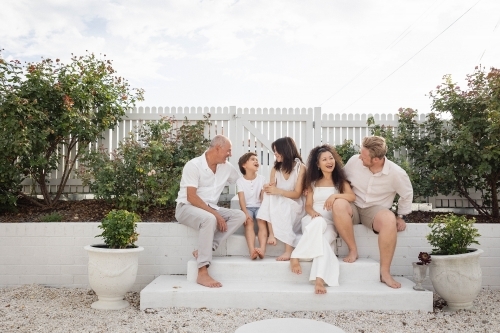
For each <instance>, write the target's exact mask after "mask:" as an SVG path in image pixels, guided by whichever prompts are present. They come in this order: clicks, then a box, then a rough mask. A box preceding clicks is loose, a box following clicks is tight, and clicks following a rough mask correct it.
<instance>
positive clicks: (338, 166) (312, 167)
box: [305, 145, 347, 193]
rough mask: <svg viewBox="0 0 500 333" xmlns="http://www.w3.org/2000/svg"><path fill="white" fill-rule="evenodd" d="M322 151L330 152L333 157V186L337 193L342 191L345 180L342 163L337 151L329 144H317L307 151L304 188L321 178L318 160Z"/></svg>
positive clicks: (321, 173)
mask: <svg viewBox="0 0 500 333" xmlns="http://www.w3.org/2000/svg"><path fill="white" fill-rule="evenodd" d="M324 152H329V153H331V154H332V155H333V158H334V159H335V168H334V169H333V172H332V180H333V186H335V187H336V188H337V190H338V191H339V193H344V184H345V182H346V181H347V178H346V176H345V172H344V169H343V167H344V163H342V158H341V157H340V155H339V154H338V153H337V151H336V150H335V148H333V147H332V146H330V145H322V146H317V147H315V148H313V150H311V152H310V153H309V158H308V159H307V169H306V183H305V188H310V187H311V184H312V183H314V182H315V181H317V180H319V179H321V178H323V172H321V170H319V169H318V160H319V157H320V156H321V154H322V153H324Z"/></svg>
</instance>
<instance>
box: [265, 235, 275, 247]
mask: <svg viewBox="0 0 500 333" xmlns="http://www.w3.org/2000/svg"><path fill="white" fill-rule="evenodd" d="M267 244H269V245H276V238H274V236H269V237H268V238H267Z"/></svg>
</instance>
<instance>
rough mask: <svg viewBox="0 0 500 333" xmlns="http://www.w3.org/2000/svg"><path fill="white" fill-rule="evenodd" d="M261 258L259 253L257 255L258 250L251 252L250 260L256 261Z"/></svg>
mask: <svg viewBox="0 0 500 333" xmlns="http://www.w3.org/2000/svg"><path fill="white" fill-rule="evenodd" d="M258 256H259V253H257V250H255V249H252V250H250V259H252V260H255V259H257V257H258Z"/></svg>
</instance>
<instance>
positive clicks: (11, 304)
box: [0, 285, 500, 333]
mask: <svg viewBox="0 0 500 333" xmlns="http://www.w3.org/2000/svg"><path fill="white" fill-rule="evenodd" d="M95 300H97V296H96V295H95V294H94V292H93V291H92V290H87V289H72V288H52V287H45V286H41V285H24V286H21V287H17V288H3V289H0V332H2V333H10V332H30V333H31V332H158V333H160V332H164V333H181V332H182V333H188V332H191V333H195V332H217V333H219V332H220V333H223V332H234V331H235V330H236V329H237V328H238V327H240V326H242V325H244V324H246V323H249V322H253V321H258V320H263V319H270V318H308V319H314V320H319V321H324V322H327V323H330V324H333V325H336V326H339V327H340V328H342V329H343V330H345V331H346V332H358V333H362V332H364V333H368V332H370V333H371V332H440V333H441V332H460V333H463V332H486V333H494V332H500V290H493V291H492V290H483V291H482V292H481V293H480V294H479V296H478V297H477V299H476V301H475V311H458V312H455V313H448V312H443V311H442V310H439V309H438V308H435V310H434V312H429V313H422V312H417V311H413V312H411V311H407V312H406V311H317V312H309V311H297V312H282V311H271V310H265V309H254V310H235V309H224V310H210V309H206V308H199V309H187V308H168V309H161V310H153V309H146V310H145V311H140V310H139V294H138V293H133V292H131V293H128V294H127V300H128V301H129V302H130V303H131V304H132V306H130V307H129V308H127V309H124V310H120V311H98V310H94V309H92V308H90V304H91V303H92V302H94V301H95ZM436 300H437V298H436ZM438 303H439V302H438V301H437V302H435V304H438ZM277 333H280V332H277Z"/></svg>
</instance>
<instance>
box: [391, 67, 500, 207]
mask: <svg viewBox="0 0 500 333" xmlns="http://www.w3.org/2000/svg"><path fill="white" fill-rule="evenodd" d="M467 83H468V89H467V90H462V89H461V88H460V87H459V86H458V85H457V84H456V83H453V82H452V80H451V76H449V75H446V76H445V77H444V82H443V84H442V85H439V86H437V88H436V90H435V91H432V92H431V93H430V96H431V98H432V109H433V111H434V112H432V113H430V114H429V115H428V117H427V119H426V121H425V122H423V123H422V124H419V123H418V122H417V112H416V111H413V110H411V109H401V110H400V120H399V123H400V126H399V140H400V142H401V145H403V146H405V147H406V148H407V149H408V156H409V158H410V160H411V162H412V166H413V169H414V170H415V174H416V175H417V176H416V177H417V183H418V184H419V186H420V187H421V189H422V192H423V193H424V194H425V195H428V196H432V195H436V194H438V193H442V194H445V195H449V194H458V195H460V196H461V197H464V198H466V199H467V200H468V201H469V203H470V204H471V205H472V206H473V207H474V208H475V209H476V210H477V211H478V212H479V213H480V214H483V215H492V216H493V217H498V216H499V214H500V212H499V205H498V199H499V198H498V192H499V187H500V145H499V144H498V143H499V142H500V102H499V101H500V70H499V69H495V68H492V69H491V70H490V72H489V73H486V72H485V71H484V69H482V68H477V67H476V70H475V71H474V73H472V74H470V75H467ZM440 115H445V116H446V117H444V118H449V119H448V120H443V119H440V117H439V116H440ZM441 118H443V117H441ZM470 189H474V190H476V191H478V192H479V193H481V199H482V200H481V201H479V202H478V201H476V200H474V199H472V198H471V197H470V195H469V190H470Z"/></svg>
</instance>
